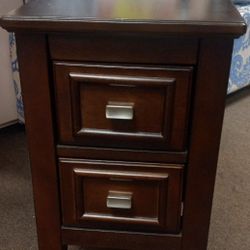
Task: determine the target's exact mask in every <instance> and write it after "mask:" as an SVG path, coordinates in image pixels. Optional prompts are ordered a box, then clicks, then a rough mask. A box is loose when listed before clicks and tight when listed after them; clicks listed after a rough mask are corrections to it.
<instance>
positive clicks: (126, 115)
mask: <svg viewBox="0 0 250 250" xmlns="http://www.w3.org/2000/svg"><path fill="white" fill-rule="evenodd" d="M106 118H107V119H118V120H133V118H134V104H133V103H124V102H109V103H108V104H107V105H106Z"/></svg>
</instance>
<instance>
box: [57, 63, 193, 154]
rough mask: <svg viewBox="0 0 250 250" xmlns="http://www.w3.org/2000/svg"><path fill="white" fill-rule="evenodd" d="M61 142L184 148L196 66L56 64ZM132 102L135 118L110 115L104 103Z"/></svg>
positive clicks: (171, 148)
mask: <svg viewBox="0 0 250 250" xmlns="http://www.w3.org/2000/svg"><path fill="white" fill-rule="evenodd" d="M54 70H55V85H56V87H55V93H56V106H57V115H58V120H57V121H58V128H59V140H60V143H62V144H73V145H77V144H78V145H85V146H90V145H91V146H108V147H123V148H139V149H146V148H149V149H154V150H155V149H164V150H166V149H168V150H176V151H178V150H179V151H181V150H182V151H183V150H185V146H186V142H187V138H186V134H187V133H186V132H187V124H188V122H187V117H188V113H189V99H190V94H191V91H190V89H191V81H192V68H191V67H189V68H187V67H186V68H185V67H179V68H178V67H174V68H167V67H142V66H139V65H138V66H137V65H133V66H132V65H131V66H120V65H113V66H111V65H90V64H86V65H84V64H82V65H77V64H75V65H74V64H62V63H57V64H55V67H54ZM114 102H118V103H129V104H130V105H132V106H133V109H134V117H133V119H131V120H117V119H107V118H106V117H105V109H106V105H108V104H109V103H114Z"/></svg>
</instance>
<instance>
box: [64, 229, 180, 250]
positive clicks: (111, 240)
mask: <svg viewBox="0 0 250 250" xmlns="http://www.w3.org/2000/svg"><path fill="white" fill-rule="evenodd" d="M181 238H182V235H181V234H177V235H170V234H149V233H148V234H146V233H144V234H141V233H135V232H121V231H105V230H101V231H100V230H99V231H97V230H89V229H79V228H70V227H63V228H62V239H63V242H65V243H67V244H72V245H77V244H80V245H82V246H88V247H94V248H95V247H96V248H108V249H124V250H125V249H129V250H152V249H154V250H180V249H181ZM97 239H98V240H97Z"/></svg>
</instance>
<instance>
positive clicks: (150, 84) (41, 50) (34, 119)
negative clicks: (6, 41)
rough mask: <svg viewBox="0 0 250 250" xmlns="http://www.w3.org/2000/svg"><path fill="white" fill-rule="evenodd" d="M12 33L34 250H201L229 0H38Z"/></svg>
mask: <svg viewBox="0 0 250 250" xmlns="http://www.w3.org/2000/svg"><path fill="white" fill-rule="evenodd" d="M0 25H1V26H2V27H3V28H5V29H7V30H8V31H12V32H16V38H17V49H18V58H19V64H20V74H21V83H22V90H23V94H24V96H23V98H24V103H25V121H26V128H27V135H28V143H29V151H30V160H31V168H32V179H33V191H34V202H35V210H36V221H37V233H38V246H39V250H48V249H49V250H66V249H68V246H69V245H77V246H81V247H84V248H91V249H92V248H93V249H98V248H104V249H114V250H115V249H121V250H206V248H207V238H208V230H209V221H210V213H211V206H212V198H213V189H214V181H215V175H216V167H217V159H218V152H219V144H220V135H221V128H222V122H223V114H224V108H225V98H226V90H227V82H228V74H229V67H230V61H231V52H232V45H233V40H234V39H235V38H236V37H239V36H240V35H242V34H244V32H245V30H246V25H245V23H244V21H243V20H242V18H241V17H240V15H239V13H238V12H237V10H236V9H235V7H234V6H233V4H232V3H231V1H230V0H217V1H213V0H204V1H200V2H199V3H198V2H197V3H196V2H195V1H189V0H183V1H180V0H165V1H161V0H141V1H130V0H121V1H118V0H109V1H106V0H92V1H88V0H82V1H78V0H71V1H67V0H36V1H35V0H33V1H32V0H31V1H29V2H28V3H27V4H26V5H24V6H23V7H21V8H19V9H17V10H15V11H12V12H10V13H9V14H6V15H5V16H2V17H1V18H0Z"/></svg>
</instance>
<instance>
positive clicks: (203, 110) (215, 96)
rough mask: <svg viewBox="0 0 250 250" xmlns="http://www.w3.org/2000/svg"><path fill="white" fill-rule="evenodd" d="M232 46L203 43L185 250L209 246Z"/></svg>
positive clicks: (213, 41) (226, 42)
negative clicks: (208, 240)
mask: <svg viewBox="0 0 250 250" xmlns="http://www.w3.org/2000/svg"><path fill="white" fill-rule="evenodd" d="M232 45H233V41H232V40H231V39H214V38H213V39H212V38H211V39H207V40H202V41H201V47H200V55H199V64H198V72H197V81H196V84H197V85H196V95H195V96H194V106H193V117H192V132H191V143H190V149H189V161H188V162H189V164H188V170H187V179H186V180H187V186H186V194H185V210H184V221H183V242H182V244H183V249H185V250H193V249H206V245H207V237H208V229H209V221H210V213H211V207H212V199H213V190H214V182H215V175H216V167H217V160H218V152H219V146H220V136H221V129H222V122H223V115H224V107H225V99H226V93H227V84H228V75H229V69H230V61H231V55H232ZM211 51H213V53H211ZM208 76H209V77H208ZM211 121H212V122H211Z"/></svg>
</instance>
